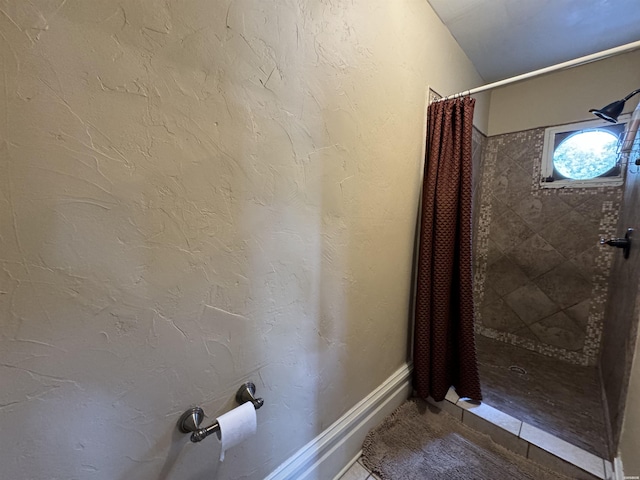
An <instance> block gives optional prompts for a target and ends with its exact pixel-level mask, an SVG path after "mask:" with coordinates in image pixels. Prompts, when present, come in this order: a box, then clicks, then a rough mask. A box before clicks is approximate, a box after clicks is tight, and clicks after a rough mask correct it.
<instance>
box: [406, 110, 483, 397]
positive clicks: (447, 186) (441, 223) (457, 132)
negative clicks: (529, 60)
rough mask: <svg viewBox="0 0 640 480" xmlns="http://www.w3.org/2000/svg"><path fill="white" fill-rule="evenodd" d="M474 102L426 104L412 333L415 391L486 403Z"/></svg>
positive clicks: (423, 394)
mask: <svg viewBox="0 0 640 480" xmlns="http://www.w3.org/2000/svg"><path fill="white" fill-rule="evenodd" d="M474 106H475V99H473V98H471V97H464V98H457V99H452V100H444V101H439V102H434V103H432V104H431V105H429V108H428V117H427V150H426V152H427V153H426V160H425V170H424V183H423V191H422V220H421V226H420V243H419V250H418V278H417V286H416V306H415V326H414V350H413V357H414V360H413V362H414V388H415V389H416V391H417V393H418V395H419V396H420V397H422V398H427V397H428V396H431V397H432V398H433V399H434V400H437V401H440V400H443V399H444V397H445V395H446V394H447V391H448V389H449V387H450V386H454V387H455V389H456V392H457V393H458V395H459V396H461V397H469V398H471V399H473V400H481V399H482V395H481V392H480V380H479V377H478V365H477V359H476V348H475V337H474V311H473V279H472V268H471V264H472V260H471V227H472V219H471V171H472V164H471V153H472V152H471V135H472V126H473V109H474Z"/></svg>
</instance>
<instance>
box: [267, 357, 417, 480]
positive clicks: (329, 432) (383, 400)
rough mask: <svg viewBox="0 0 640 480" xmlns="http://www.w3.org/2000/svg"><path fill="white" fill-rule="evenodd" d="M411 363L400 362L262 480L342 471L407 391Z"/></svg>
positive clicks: (299, 479) (296, 479) (320, 478)
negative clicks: (365, 395) (391, 373)
mask: <svg viewBox="0 0 640 480" xmlns="http://www.w3.org/2000/svg"><path fill="white" fill-rule="evenodd" d="M412 370H413V366H412V365H410V364H406V365H403V366H402V367H401V368H399V369H398V370H396V372H395V373H393V375H391V376H390V377H389V378H388V379H387V380H385V381H384V382H383V383H382V384H381V385H380V386H379V387H378V388H376V389H375V390H374V391H373V392H371V393H370V394H369V395H367V397H365V398H364V399H363V400H361V401H360V402H358V403H357V404H356V405H355V406H354V407H353V408H352V409H351V410H349V411H348V412H347V413H345V414H344V415H343V416H342V417H340V418H339V419H338V420H337V421H335V422H334V423H333V424H332V425H331V426H330V427H329V428H327V429H326V430H325V431H324V432H322V433H321V434H320V435H318V436H317V437H316V438H314V439H313V440H312V441H310V442H309V443H307V444H306V445H305V446H304V447H302V448H301V449H300V450H298V451H297V452H296V453H295V454H293V455H292V456H291V457H290V458H289V459H288V460H286V461H285V462H284V463H283V464H282V465H280V466H279V467H278V468H277V469H276V470H275V471H273V472H272V473H271V474H270V475H269V476H268V477H267V478H266V479H265V480H326V479H328V478H334V477H336V475H337V474H338V473H342V472H343V470H344V469H345V467H346V466H348V465H349V464H350V463H352V461H353V459H354V458H356V457H355V455H357V453H358V452H359V451H360V449H361V448H362V442H363V441H364V437H365V436H366V435H367V433H368V432H369V430H371V428H373V427H375V426H376V425H378V424H379V423H380V422H382V419H383V418H384V417H386V416H387V415H388V414H390V413H391V412H393V411H394V410H395V409H396V408H397V407H399V406H400V405H401V404H402V403H403V402H404V401H405V400H406V399H407V398H408V397H409V395H410V393H411V372H412Z"/></svg>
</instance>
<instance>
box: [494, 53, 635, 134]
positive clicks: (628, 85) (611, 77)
mask: <svg viewBox="0 0 640 480" xmlns="http://www.w3.org/2000/svg"><path fill="white" fill-rule="evenodd" d="M638 65H640V50H636V51H633V52H629V53H625V54H622V55H618V56H615V57H610V58H606V59H604V60H599V61H597V62H593V63H589V64H586V65H581V66H579V67H574V68H571V69H569V70H563V71H559V72H554V73H549V74H547V75H543V76H541V77H537V78H534V79H531V80H526V81H523V82H518V83H514V84H511V85H508V86H506V87H501V88H496V89H495V90H493V91H492V92H491V109H490V111H489V129H488V135H500V134H503V133H509V132H519V131H522V130H529V129H532V128H537V127H548V126H551V125H562V124H565V123H572V122H578V121H581V120H591V119H594V118H596V117H594V116H593V114H591V113H589V109H591V108H602V107H604V106H605V105H607V104H609V103H611V102H614V101H616V100H620V99H621V98H624V97H625V96H626V95H627V94H628V93H630V92H632V91H634V90H635V89H637V88H640V68H639V67H638ZM639 96H640V95H638V96H635V97H633V98H632V99H630V100H629V101H628V102H627V103H626V104H625V110H624V112H625V113H628V112H632V111H633V109H634V108H635V106H636V105H637V103H638V97H639Z"/></svg>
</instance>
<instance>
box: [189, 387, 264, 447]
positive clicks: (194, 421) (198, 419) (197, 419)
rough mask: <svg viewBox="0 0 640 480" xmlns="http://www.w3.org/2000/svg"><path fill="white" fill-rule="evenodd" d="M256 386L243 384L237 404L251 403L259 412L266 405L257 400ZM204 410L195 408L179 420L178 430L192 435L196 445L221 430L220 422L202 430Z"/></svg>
mask: <svg viewBox="0 0 640 480" xmlns="http://www.w3.org/2000/svg"><path fill="white" fill-rule="evenodd" d="M255 394H256V386H255V385H254V384H253V383H252V382H247V383H245V384H243V385H242V386H241V387H240V388H239V389H238V391H237V392H236V402H237V403H238V404H239V405H242V404H243V403H247V402H251V403H252V404H253V407H254V408H255V409H256V410H257V409H259V408H260V407H261V406H262V405H264V400H263V399H262V398H256V397H255ZM204 417H205V414H204V410H202V408H200V407H193V408H190V409H189V410H187V411H186V412H184V413H183V414H182V415H181V416H180V419H179V420H178V430H180V431H181V432H182V433H191V441H192V442H194V443H196V442H200V441H202V440H204V439H205V438H207V437H208V436H209V435H211V434H212V433H214V432H217V431H219V430H220V425H218V422H214V423H213V424H211V425H209V426H208V427H204V428H200V424H201V423H202V420H203V419H204Z"/></svg>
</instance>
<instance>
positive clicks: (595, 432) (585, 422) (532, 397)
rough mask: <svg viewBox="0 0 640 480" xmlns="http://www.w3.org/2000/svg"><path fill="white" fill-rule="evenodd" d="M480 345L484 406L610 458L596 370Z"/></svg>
mask: <svg viewBox="0 0 640 480" xmlns="http://www.w3.org/2000/svg"><path fill="white" fill-rule="evenodd" d="M476 345H477V350H478V363H479V366H480V383H481V385H482V395H483V402H484V403H486V404H487V405H490V406H492V407H494V408H497V409H498V410H501V411H503V412H504V413H507V414H509V415H511V416H513V417H515V418H517V419H518V420H521V421H523V422H526V423H529V424H530V425H533V426H535V427H538V428H540V429H542V430H545V431H547V432H548V433H551V434H553V435H555V436H556V437H559V438H561V439H563V440H566V441H567V442H569V443H571V444H573V445H576V446H577V447H580V448H582V449H584V450H587V451H588V452H591V453H593V454H595V455H598V456H599V457H602V458H607V459H608V458H609V454H608V451H609V448H608V444H607V434H606V427H605V422H604V408H603V404H602V397H601V386H600V379H599V375H598V370H597V369H596V367H583V366H579V365H573V364H570V363H566V362H563V361H561V360H557V359H555V358H551V357H546V356H544V355H541V354H538V353H535V352H531V351H529V350H525V349H523V348H520V347H515V346H513V345H508V344H506V343H503V342H499V341H496V340H492V339H490V338H486V337H483V336H481V335H477V336H476ZM510 367H520V369H524V372H523V371H518V368H515V369H512V368H510ZM514 370H515V371H514Z"/></svg>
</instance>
